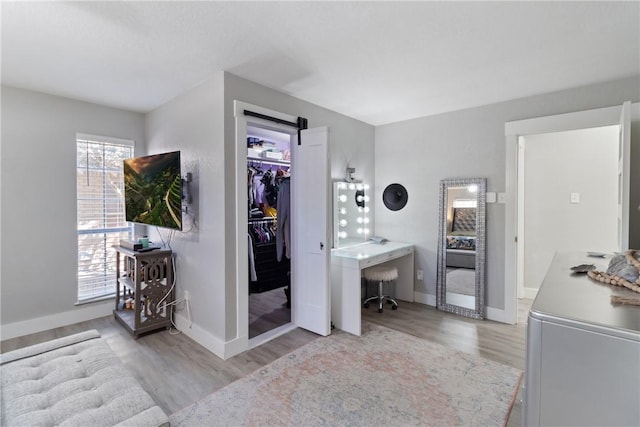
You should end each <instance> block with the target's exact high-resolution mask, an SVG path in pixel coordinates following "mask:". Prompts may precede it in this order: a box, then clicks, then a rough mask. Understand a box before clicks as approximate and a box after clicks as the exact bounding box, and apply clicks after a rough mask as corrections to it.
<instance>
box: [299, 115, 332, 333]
mask: <svg viewBox="0 0 640 427" xmlns="http://www.w3.org/2000/svg"><path fill="white" fill-rule="evenodd" d="M301 141H302V143H301V144H300V145H294V146H293V147H292V151H293V156H294V158H293V165H292V168H293V169H292V173H291V185H292V195H291V197H292V204H291V207H292V212H291V218H292V222H291V224H292V226H293V227H292V241H293V243H292V250H293V253H292V259H293V262H292V266H291V274H292V277H291V298H292V313H291V314H292V321H293V323H294V324H295V325H297V326H299V327H301V328H304V329H308V330H309V331H312V332H315V333H317V334H320V335H324V336H326V335H329V334H330V333H331V294H330V292H331V291H330V289H331V287H330V286H329V261H330V254H331V253H330V251H331V249H330V247H331V242H330V240H329V221H328V218H329V207H330V205H331V200H330V199H329V131H328V129H327V128H326V127H324V128H315V129H308V130H303V131H302V132H301Z"/></svg>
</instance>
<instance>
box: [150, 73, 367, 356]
mask: <svg viewBox="0 0 640 427" xmlns="http://www.w3.org/2000/svg"><path fill="white" fill-rule="evenodd" d="M234 100H239V101H244V102H248V103H251V104H254V105H259V106H262V107H266V108H269V109H272V110H275V111H280V112H283V113H288V114H291V115H295V116H303V117H306V118H307V119H308V120H309V127H314V126H321V125H327V126H329V127H330V129H331V130H330V132H331V147H330V151H331V160H332V161H331V164H332V176H333V177H334V178H336V179H342V178H343V177H344V174H345V169H346V164H347V162H350V163H349V164H350V165H351V166H354V167H356V169H357V170H356V177H357V178H358V179H363V180H365V181H367V182H370V183H372V184H373V132H374V130H373V126H370V125H367V124H365V123H362V122H359V121H357V120H354V119H351V118H348V117H346V116H342V115H340V114H338V113H335V112H332V111H329V110H326V109H323V108H321V107H318V106H315V105H313V104H309V103H307V102H304V101H301V100H299V99H296V98H292V97H290V96H288V95H285V94H282V93H279V92H276V91H274V90H271V89H268V88H266V87H264V86H261V85H258V84H256V83H253V82H250V81H248V80H244V79H241V78H239V77H236V76H234V75H232V74H228V73H223V72H220V73H217V74H216V75H215V76H214V77H213V78H211V79H210V80H208V81H207V82H205V83H204V84H202V85H200V86H198V87H196V88H193V89H191V90H190V91H188V92H187V93H186V94H184V95H181V96H179V97H177V98H176V99H173V100H171V101H169V102H168V103H167V104H165V105H164V106H162V107H160V108H158V109H156V110H154V111H153V112H151V113H149V114H148V115H147V127H146V131H147V146H148V150H149V153H156V152H163V151H169V150H176V149H179V150H180V151H181V156H182V162H183V170H184V172H192V173H193V174H194V183H193V184H192V186H193V189H194V206H193V207H190V209H192V210H194V211H195V214H196V216H197V223H198V228H197V230H193V231H190V232H187V233H176V234H175V237H174V240H173V243H172V248H173V250H174V252H175V253H176V256H177V289H178V294H179V295H182V293H183V292H184V291H185V290H188V291H189V293H190V299H191V314H192V316H193V318H192V320H193V325H192V326H191V327H190V328H189V327H188V325H187V324H186V323H185V320H186V318H185V313H184V311H182V312H180V313H179V315H178V319H179V321H180V322H181V323H180V324H179V326H180V327H181V328H182V329H183V331H184V332H185V333H186V334H188V335H189V336H191V337H192V338H194V339H195V340H196V341H198V342H199V343H200V344H202V345H204V346H205V347H207V348H208V349H209V350H211V351H212V352H214V353H215V354H218V355H220V356H223V355H224V354H225V348H224V346H225V343H228V342H230V341H233V339H234V338H236V337H237V335H238V331H237V325H236V318H237V316H238V313H237V310H236V295H237V292H236V290H237V283H236V280H235V263H236V259H235V238H236V226H237V224H236V212H235V209H234V206H235V198H236V189H235V179H236V171H235V119H234V113H233V101H234ZM244 226H245V227H246V224H245V225H244ZM165 233H166V232H165ZM151 237H152V238H153V234H151ZM247 315H248V314H247Z"/></svg>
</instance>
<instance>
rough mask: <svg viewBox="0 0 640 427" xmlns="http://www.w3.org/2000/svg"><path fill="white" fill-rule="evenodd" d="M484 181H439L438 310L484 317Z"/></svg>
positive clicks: (469, 179)
mask: <svg viewBox="0 0 640 427" xmlns="http://www.w3.org/2000/svg"><path fill="white" fill-rule="evenodd" d="M486 187H487V181H486V179H485V178H466V179H445V180H442V181H440V203H439V208H440V209H439V212H440V216H439V221H440V224H439V234H438V276H437V284H436V303H437V307H438V309H440V310H444V311H448V312H451V313H456V314H459V315H462V316H467V317H472V318H474V319H483V318H484V311H485V310H484V263H485V252H484V249H485V208H486Z"/></svg>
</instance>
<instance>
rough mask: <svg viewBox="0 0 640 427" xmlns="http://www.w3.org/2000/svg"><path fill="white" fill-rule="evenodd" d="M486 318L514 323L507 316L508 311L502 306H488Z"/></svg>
mask: <svg viewBox="0 0 640 427" xmlns="http://www.w3.org/2000/svg"><path fill="white" fill-rule="evenodd" d="M485 314H486V318H487V319H488V320H493V321H494V322H500V323H506V324H512V323H511V322H510V320H509V318H508V316H507V312H506V311H505V310H504V309H501V308H493V307H486V309H485Z"/></svg>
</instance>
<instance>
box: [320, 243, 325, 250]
mask: <svg viewBox="0 0 640 427" xmlns="http://www.w3.org/2000/svg"><path fill="white" fill-rule="evenodd" d="M323 249H324V243H322V242H320V250H323Z"/></svg>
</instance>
